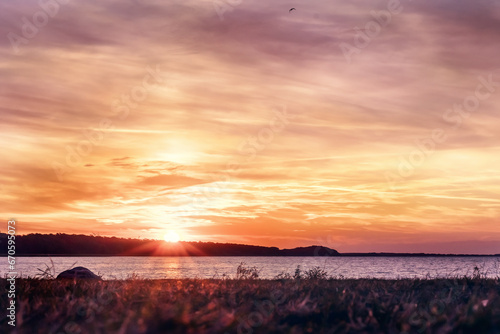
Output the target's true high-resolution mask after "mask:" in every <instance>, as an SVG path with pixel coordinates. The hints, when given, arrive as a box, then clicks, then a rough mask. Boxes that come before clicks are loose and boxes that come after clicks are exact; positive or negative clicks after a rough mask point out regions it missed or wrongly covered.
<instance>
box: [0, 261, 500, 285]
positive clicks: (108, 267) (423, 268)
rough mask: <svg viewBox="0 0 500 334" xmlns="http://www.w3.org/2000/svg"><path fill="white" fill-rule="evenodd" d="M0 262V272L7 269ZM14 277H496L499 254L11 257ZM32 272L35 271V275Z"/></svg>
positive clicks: (499, 264) (499, 266)
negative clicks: (78, 273) (254, 273)
mask: <svg viewBox="0 0 500 334" xmlns="http://www.w3.org/2000/svg"><path fill="white" fill-rule="evenodd" d="M4 259H5V265H2V266H0V268H1V269H0V273H1V277H5V275H7V273H8V272H10V270H9V268H8V266H7V258H4ZM15 260H16V263H15V269H14V271H15V272H17V277H39V275H44V272H45V273H46V274H50V275H53V276H57V274H59V273H60V272H61V271H64V270H67V269H70V268H72V267H76V266H82V267H86V268H88V269H90V270H91V271H93V272H94V273H96V274H99V275H101V276H102V277H103V279H110V280H112V279H128V278H144V279H179V278H219V279H220V278H235V277H236V271H237V268H238V266H239V265H243V266H244V267H246V268H253V267H255V268H256V269H257V270H258V272H259V278H264V279H272V278H275V277H276V275H278V274H280V273H289V274H290V275H292V276H293V274H294V273H295V271H296V269H297V268H299V269H300V271H301V272H305V271H307V270H310V269H313V268H315V267H319V268H321V269H323V270H324V271H326V272H327V273H328V275H329V276H333V277H339V278H382V279H398V278H439V277H463V276H464V275H467V276H473V275H475V274H481V275H484V276H485V277H489V278H497V277H500V257H482V256H479V257H465V256H464V257H462V256H453V257H448V256H440V257H407V256H405V257H351V256H341V257H330V256H316V257H239V256H224V257H220V256H219V257H217V256H203V257H138V256H113V257H16V259H15ZM37 275H38V276H37ZM48 277H50V276H48Z"/></svg>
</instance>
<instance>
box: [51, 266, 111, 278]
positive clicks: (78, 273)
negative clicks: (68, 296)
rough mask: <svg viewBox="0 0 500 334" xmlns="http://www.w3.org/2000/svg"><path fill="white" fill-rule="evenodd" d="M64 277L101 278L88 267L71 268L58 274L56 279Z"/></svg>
mask: <svg viewBox="0 0 500 334" xmlns="http://www.w3.org/2000/svg"><path fill="white" fill-rule="evenodd" d="M61 278H62V279H64V278H69V279H76V278H78V279H81V278H82V279H99V280H100V279H101V278H100V277H99V276H97V275H96V274H94V273H93V272H91V271H90V270H88V269H87V268H84V267H75V268H73V269H70V270H65V271H63V272H62V273H60V274H59V275H57V278H56V279H61Z"/></svg>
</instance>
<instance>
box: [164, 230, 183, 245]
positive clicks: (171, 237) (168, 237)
mask: <svg viewBox="0 0 500 334" xmlns="http://www.w3.org/2000/svg"><path fill="white" fill-rule="evenodd" d="M163 239H165V241H166V242H178V241H179V240H180V237H179V234H178V233H176V232H175V231H168V232H167V233H166V234H165V235H164V236H163Z"/></svg>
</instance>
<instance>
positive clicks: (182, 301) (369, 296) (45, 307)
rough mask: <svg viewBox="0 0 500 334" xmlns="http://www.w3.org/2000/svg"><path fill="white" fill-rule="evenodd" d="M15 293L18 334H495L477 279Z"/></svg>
mask: <svg viewBox="0 0 500 334" xmlns="http://www.w3.org/2000/svg"><path fill="white" fill-rule="evenodd" d="M2 284H3V285H4V286H7V281H6V280H5V279H2ZM16 293H17V297H16V298H17V326H16V333H44V334H45V333H58V334H59V333H67V334H69V333H500V280H499V279H484V278H479V277H475V278H455V279H429V280H415V279H401V280H376V279H358V280H353V279H331V278H330V279H324V278H321V279H318V278H316V279H314V278H308V279H306V278H301V279H293V278H289V277H287V278H285V279H276V280H260V279H241V278H240V279H217V280H216V279H213V280H206V279H204V280H201V279H183V280H141V279H130V280H110V281H78V282H75V281H71V280H69V281H59V280H47V279H18V280H17V282H16ZM1 296H2V298H1V309H2V310H6V308H7V294H6V293H5V292H2V295H1ZM3 312H4V314H5V311H3ZM7 321H8V319H7V318H4V317H2V320H1V328H2V329H1V332H6V331H4V329H6V328H7V332H9V331H11V330H12V328H11V327H10V326H8V325H7Z"/></svg>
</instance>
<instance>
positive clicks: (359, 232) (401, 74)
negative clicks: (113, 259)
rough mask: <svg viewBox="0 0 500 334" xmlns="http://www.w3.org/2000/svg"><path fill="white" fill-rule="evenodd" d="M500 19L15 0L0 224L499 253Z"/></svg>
mask: <svg viewBox="0 0 500 334" xmlns="http://www.w3.org/2000/svg"><path fill="white" fill-rule="evenodd" d="M292 7H294V8H296V10H294V11H292V12H289V9H290V8H292ZM499 33H500V2H499V1H496V0H479V1H464V0H453V1H452V0H446V1H444V0H441V1H439V0H436V1H430V0H426V1H418V2H417V1H410V0H401V1H398V0H390V1H379V0H376V1H368V0H352V1H340V0H332V1H321V0H313V1H297V0H289V1H284V0H276V1H256V0H226V1H224V0H217V1H212V0H208V1H200V0H196V1H194V0H182V1H159V0H158V1H155V0H131V1H126V0H125V1H123V0H122V1H118V0H116V1H114V0H105V1H97V0H90V1H85V2H83V1H75V0H64V1H63V0H59V1H56V0H45V1H41V2H40V3H39V2H38V1H33V0H29V1H23V0H21V1H15V2H11V1H2V2H1V4H0V36H1V38H0V78H1V80H0V126H1V129H0V144H1V145H2V161H1V166H0V170H1V173H0V203H1V204H0V216H1V217H4V220H5V224H4V227H0V230H1V231H2V232H5V230H6V229H7V228H6V226H7V220H8V219H10V218H16V219H17V221H18V223H17V233H18V234H27V233H77V234H95V235H101V236H119V237H127V238H154V239H161V238H162V237H163V235H164V234H165V233H166V232H167V231H171V230H172V231H176V232H177V233H178V234H179V235H180V237H181V239H182V240H186V241H190V240H193V241H214V242H232V243H245V244H254V245H264V246H277V247H280V248H290V247H298V246H309V245H323V246H328V247H332V248H334V249H336V250H338V251H340V252H369V251H374V252H438V253H474V254H490V253H500V154H499V153H500V132H499V131H498V129H499V127H500V118H499V110H500V60H499V59H500V58H499V54H500V44H499V43H498V36H499Z"/></svg>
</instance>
